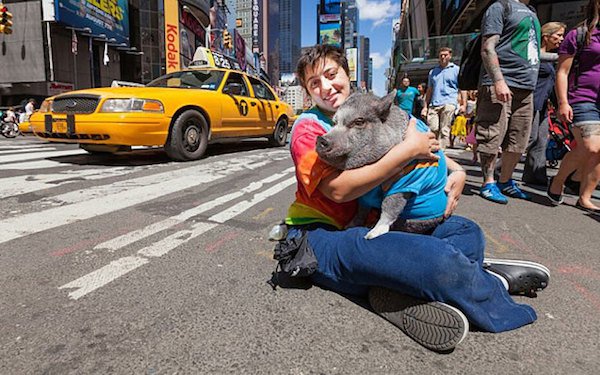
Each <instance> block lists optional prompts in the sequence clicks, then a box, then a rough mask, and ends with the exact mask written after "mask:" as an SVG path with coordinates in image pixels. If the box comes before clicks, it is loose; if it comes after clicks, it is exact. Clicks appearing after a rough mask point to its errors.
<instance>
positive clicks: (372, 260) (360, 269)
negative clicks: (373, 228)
mask: <svg viewBox="0 0 600 375" xmlns="http://www.w3.org/2000/svg"><path fill="white" fill-rule="evenodd" d="M298 231H299V228H297V227H292V228H290V230H289V233H288V237H290V236H296V235H297V234H298ZM367 232H368V229H367V228H364V227H357V228H350V229H347V230H342V231H339V230H334V229H332V228H330V227H327V226H323V227H311V228H310V230H308V242H309V244H310V245H311V246H312V248H313V250H314V252H315V255H316V257H317V260H318V261H319V268H318V271H317V272H315V273H314V274H313V275H312V281H313V283H314V284H316V285H318V286H320V287H322V288H325V289H330V290H332V291H335V292H337V293H342V294H350V295H357V296H366V295H367V292H368V289H369V287H370V286H380V287H386V288H389V289H393V290H396V291H398V292H401V293H404V294H408V295H411V296H413V297H418V298H422V299H425V300H430V301H440V302H444V303H448V304H450V305H452V306H455V307H457V308H459V309H460V310H461V311H462V312H463V313H464V314H465V315H466V316H467V318H468V319H469V321H470V322H471V323H472V324H474V325H475V326H477V327H478V328H480V329H482V330H485V331H489V332H502V331H508V330H511V329H515V328H518V327H521V326H523V325H525V324H529V323H532V322H534V321H535V320H536V314H535V311H534V310H533V308H531V307H530V306H527V305H522V304H517V303H515V302H514V301H513V300H512V298H511V297H510V296H509V295H508V292H507V291H506V290H505V289H504V287H503V286H502V283H501V282H500V280H498V279H497V278H496V277H494V276H492V275H490V274H489V273H487V272H486V271H484V270H483V268H482V262H483V250H484V247H485V239H484V236H483V232H482V230H481V228H479V226H478V225H477V224H475V223H474V222H473V221H471V220H468V219H465V218H463V217H460V216H451V217H450V218H449V219H448V220H446V221H445V222H444V223H442V224H440V226H438V227H437V228H436V230H435V231H434V233H433V234H432V235H430V236H426V235H419V234H412V233H404V232H389V233H386V234H384V235H382V236H380V237H377V238H375V239H372V240H365V239H364V236H365V234H366V233H367Z"/></svg>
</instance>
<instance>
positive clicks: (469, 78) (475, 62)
mask: <svg viewBox="0 0 600 375" xmlns="http://www.w3.org/2000/svg"><path fill="white" fill-rule="evenodd" d="M498 1H499V2H500V3H501V4H502V6H503V8H504V14H503V15H502V17H503V19H506V18H508V16H509V15H510V10H511V9H510V4H509V3H508V1H509V0H498ZM492 4H493V3H492ZM490 5H491V4H490ZM484 13H485V11H484ZM481 39H482V37H481V34H478V35H477V36H476V37H475V38H473V39H471V40H470V41H469V42H468V43H467V45H466V46H465V49H464V51H463V54H462V56H461V58H460V70H459V72H458V88H459V89H460V90H477V86H478V85H479V73H480V71H481V64H482V61H481Z"/></svg>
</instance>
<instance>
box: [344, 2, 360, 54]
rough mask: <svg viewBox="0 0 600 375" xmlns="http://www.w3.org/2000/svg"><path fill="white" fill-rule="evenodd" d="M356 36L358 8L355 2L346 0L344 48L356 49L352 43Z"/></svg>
mask: <svg viewBox="0 0 600 375" xmlns="http://www.w3.org/2000/svg"><path fill="white" fill-rule="evenodd" d="M357 36H358V7H357V6H356V0H347V1H346V3H345V6H344V47H345V48H352V47H357V46H356V45H355V43H354V41H355V40H356V37H357Z"/></svg>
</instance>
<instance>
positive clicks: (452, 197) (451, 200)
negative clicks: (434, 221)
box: [444, 169, 467, 218]
mask: <svg viewBox="0 0 600 375" xmlns="http://www.w3.org/2000/svg"><path fill="white" fill-rule="evenodd" d="M466 179H467V173H466V172H465V170H464V169H458V170H455V171H453V172H452V173H450V175H449V176H448V182H446V187H445V188H444V191H445V192H446V195H448V203H446V211H445V212H444V217H445V218H447V217H449V216H450V215H452V213H453V212H454V210H455V209H456V206H457V205H458V200H459V199H460V195H461V194H462V191H463V189H464V187H465V181H466Z"/></svg>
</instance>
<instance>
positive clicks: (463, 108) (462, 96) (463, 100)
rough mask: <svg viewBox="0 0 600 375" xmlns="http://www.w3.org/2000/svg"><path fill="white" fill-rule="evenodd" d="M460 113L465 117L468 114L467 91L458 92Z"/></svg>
mask: <svg viewBox="0 0 600 375" xmlns="http://www.w3.org/2000/svg"><path fill="white" fill-rule="evenodd" d="M458 112H459V113H460V114H461V115H463V116H464V115H466V114H467V92H466V91H465V90H459V91H458Z"/></svg>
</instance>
